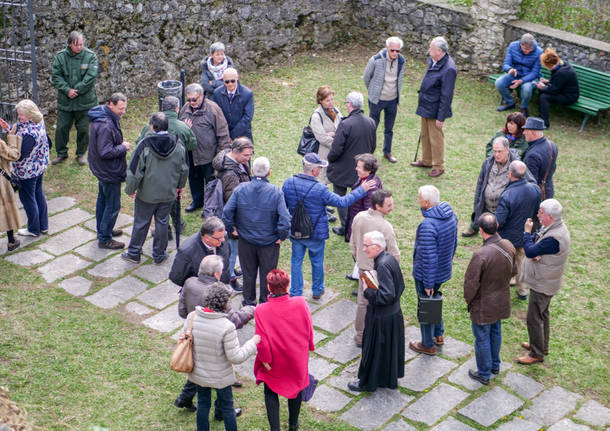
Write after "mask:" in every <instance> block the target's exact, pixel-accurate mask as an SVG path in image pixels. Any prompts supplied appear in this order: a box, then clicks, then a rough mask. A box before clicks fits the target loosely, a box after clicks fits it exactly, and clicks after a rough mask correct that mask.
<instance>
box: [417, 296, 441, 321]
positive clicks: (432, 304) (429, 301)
mask: <svg viewBox="0 0 610 431" xmlns="http://www.w3.org/2000/svg"><path fill="white" fill-rule="evenodd" d="M442 319H443V294H442V293H441V292H436V293H435V294H434V295H432V296H419V297H418V299H417V320H418V321H419V323H427V324H429V325H440V324H441V320H442Z"/></svg>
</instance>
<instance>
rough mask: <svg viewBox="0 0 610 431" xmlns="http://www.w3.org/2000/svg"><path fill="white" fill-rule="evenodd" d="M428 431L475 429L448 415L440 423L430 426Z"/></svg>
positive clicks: (473, 430) (465, 430)
mask: <svg viewBox="0 0 610 431" xmlns="http://www.w3.org/2000/svg"><path fill="white" fill-rule="evenodd" d="M430 431H476V430H475V429H474V428H473V427H471V426H468V425H466V424H465V423H463V422H460V421H458V420H457V419H455V418H453V417H449V418H447V419H445V420H444V421H442V422H441V423H440V424H438V425H437V426H435V427H434V428H432V429H431V430H430Z"/></svg>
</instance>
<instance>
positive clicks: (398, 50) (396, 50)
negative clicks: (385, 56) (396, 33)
mask: <svg viewBox="0 0 610 431" xmlns="http://www.w3.org/2000/svg"><path fill="white" fill-rule="evenodd" d="M390 52H400V49H390Z"/></svg>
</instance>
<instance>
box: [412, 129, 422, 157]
mask: <svg viewBox="0 0 610 431" xmlns="http://www.w3.org/2000/svg"><path fill="white" fill-rule="evenodd" d="M420 142H421V132H419V138H417V149H416V150H415V157H414V158H413V161H414V162H417V153H419V143H420Z"/></svg>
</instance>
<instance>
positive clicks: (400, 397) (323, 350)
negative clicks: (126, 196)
mask: <svg viewBox="0 0 610 431" xmlns="http://www.w3.org/2000/svg"><path fill="white" fill-rule="evenodd" d="M48 206H49V215H50V219H49V227H50V229H49V235H43V236H41V237H39V238H29V237H20V240H21V243H22V246H21V247H20V248H19V249H17V250H15V251H14V252H12V253H7V250H6V242H7V241H6V236H5V235H4V236H0V256H3V258H4V259H6V260H7V261H9V262H12V263H14V264H17V265H20V266H23V267H26V268H31V269H32V270H35V271H38V272H39V273H40V274H41V276H42V277H43V278H44V279H45V280H46V281H47V282H48V283H57V285H58V286H60V287H61V288H63V289H65V290H66V292H68V293H70V294H71V295H75V296H78V297H82V298H84V300H86V301H89V302H90V303H92V304H94V305H96V306H98V307H100V308H104V309H109V310H121V311H124V312H127V313H132V314H134V315H137V316H141V318H143V320H142V324H144V325H146V326H148V327H149V328H152V329H155V330H157V331H161V332H165V333H167V334H168V336H171V337H172V338H174V339H176V338H177V336H178V332H179V329H180V328H181V326H182V323H183V319H181V318H180V317H178V304H177V300H178V294H177V293H178V286H176V285H174V284H173V283H172V282H170V281H169V280H168V279H167V275H168V273H169V269H170V267H171V264H172V262H173V259H174V256H175V250H174V248H175V242H170V246H169V251H170V252H171V253H170V259H168V261H167V262H165V263H164V264H163V265H154V264H152V259H151V253H152V238H149V239H148V240H147V241H146V243H145V246H144V256H143V258H142V261H141V263H139V264H133V263H129V262H125V261H123V260H122V259H121V258H120V256H119V254H120V252H119V251H112V250H100V249H99V248H98V247H97V243H96V240H95V237H96V235H95V218H94V214H91V213H88V212H86V211H84V210H82V209H80V208H78V207H76V201H75V200H74V199H73V198H70V197H59V198H54V199H51V200H49V202H48ZM21 211H23V210H21ZM23 220H25V215H23ZM132 221H133V219H132V217H131V216H128V215H125V214H120V216H119V219H118V221H117V225H116V227H120V228H123V230H124V232H125V233H124V236H123V240H126V241H128V240H129V237H128V234H129V233H130V232H131V229H130V227H131V226H130V224H131V223H132ZM93 280H96V281H98V283H96V286H98V285H101V287H100V288H97V287H96V290H95V291H92V290H91V289H92V285H93ZM99 280H102V281H101V283H100V282H99ZM305 290H306V291H305V297H306V298H308V304H309V307H310V309H311V311H312V313H313V323H314V327H315V329H314V336H315V343H316V351H315V352H312V353H311V356H310V362H309V369H310V372H311V373H312V374H313V375H314V376H316V378H318V379H319V380H320V384H319V385H318V388H317V390H316V392H315V395H314V397H313V399H312V400H311V401H310V402H309V405H310V406H312V407H314V408H317V409H319V410H322V411H325V412H334V413H337V414H338V415H339V417H340V418H341V419H342V420H344V421H345V422H347V423H349V424H351V425H353V426H354V427H357V428H359V429H363V430H385V431H399V430H401V431H402V430H415V429H420V430H421V429H431V430H433V431H469V430H473V429H475V428H473V427H472V426H471V425H472V424H475V423H476V424H478V425H479V428H488V427H492V428H494V429H497V430H498V431H530V430H531V431H535V430H540V429H542V428H543V429H547V430H548V431H586V430H601V429H604V428H605V427H607V426H608V425H609V424H610V409H608V408H607V407H605V406H603V405H601V404H599V403H598V402H596V401H593V400H590V401H586V402H584V400H583V397H582V396H581V395H579V394H576V393H573V392H569V391H567V390H565V389H563V388H561V387H559V386H553V387H545V386H544V385H542V384H540V383H538V382H536V381H534V380H533V379H531V378H529V377H526V376H524V375H522V374H520V373H518V372H516V370H515V369H514V368H515V367H513V366H512V365H511V364H509V363H504V362H503V363H502V366H501V372H500V375H499V376H498V377H497V378H495V379H494V381H493V382H492V383H491V384H490V386H489V389H488V390H486V391H484V392H482V391H478V389H480V388H481V387H482V385H481V384H480V383H478V382H475V381H473V380H472V379H470V378H469V377H468V369H469V368H475V364H474V354H473V349H472V346H471V345H470V344H466V343H464V342H462V341H459V340H456V339H453V338H451V337H446V342H445V345H444V346H442V347H441V348H439V355H438V356H434V357H430V356H426V355H418V354H416V353H414V352H412V351H411V350H409V349H408V347H407V349H406V352H405V361H406V362H405V377H404V378H402V379H400V381H399V385H400V388H401V389H399V390H394V391H392V390H387V389H380V390H378V391H376V392H375V393H372V394H367V393H365V394H357V393H353V392H351V391H349V390H348V389H347V383H348V382H349V381H351V380H355V379H356V375H357V372H358V360H359V356H360V349H358V348H357V347H356V346H355V343H354V341H353V335H354V327H353V317H354V315H355V309H356V304H355V303H354V302H353V301H350V300H346V299H343V298H341V299H339V298H337V296H338V292H335V291H332V290H331V289H328V288H327V291H326V293H325V295H324V296H323V297H322V299H321V300H319V301H314V300H312V299H311V290H310V289H309V291H307V289H305ZM232 301H233V303H234V304H235V306H237V307H239V304H240V302H241V296H240V295H238V296H236V297H234V298H233V300H232ZM253 334H254V322H253V321H252V322H251V323H250V324H248V325H246V326H245V327H244V328H242V329H241V330H239V337H240V340H241V341H242V342H244V341H245V340H247V339H249V338H250V337H251V336H252V335H253ZM419 337H420V335H419V329H418V328H417V327H415V326H407V327H406V328H405V343H408V342H409V341H410V340H415V339H419ZM253 364H254V358H250V360H248V361H246V362H245V363H243V364H241V365H239V366H237V367H236V371H237V372H238V373H239V374H240V375H242V376H243V377H245V378H251V379H253V378H254V376H253V374H252V370H253ZM416 427H417V428H416ZM605 429H606V431H608V430H610V428H605Z"/></svg>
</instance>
